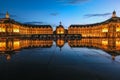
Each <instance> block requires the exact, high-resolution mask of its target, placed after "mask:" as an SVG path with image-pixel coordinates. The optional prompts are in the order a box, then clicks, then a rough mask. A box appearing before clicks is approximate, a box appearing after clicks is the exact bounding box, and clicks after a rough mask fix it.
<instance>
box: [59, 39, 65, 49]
mask: <svg viewBox="0 0 120 80" xmlns="http://www.w3.org/2000/svg"><path fill="white" fill-rule="evenodd" d="M64 43H65V41H64V40H61V39H58V40H57V46H60V47H61V46H63V45H64Z"/></svg>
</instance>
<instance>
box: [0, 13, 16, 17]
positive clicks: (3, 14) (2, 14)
mask: <svg viewBox="0 0 120 80" xmlns="http://www.w3.org/2000/svg"><path fill="white" fill-rule="evenodd" d="M5 15H6V13H0V17H5ZM10 17H17V15H11V14H10Z"/></svg>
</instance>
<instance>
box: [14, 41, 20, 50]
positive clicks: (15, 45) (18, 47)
mask: <svg viewBox="0 0 120 80" xmlns="http://www.w3.org/2000/svg"><path fill="white" fill-rule="evenodd" d="M13 46H14V49H20V41H14V44H13Z"/></svg>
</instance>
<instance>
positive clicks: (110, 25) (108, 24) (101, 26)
mask: <svg viewBox="0 0 120 80" xmlns="http://www.w3.org/2000/svg"><path fill="white" fill-rule="evenodd" d="M68 34H81V35H82V37H108V38H109V37H120V17H117V16H116V12H115V11H114V12H113V14H112V17H111V18H110V19H108V20H106V21H104V22H101V23H96V24H87V25H70V26H69V28H68Z"/></svg>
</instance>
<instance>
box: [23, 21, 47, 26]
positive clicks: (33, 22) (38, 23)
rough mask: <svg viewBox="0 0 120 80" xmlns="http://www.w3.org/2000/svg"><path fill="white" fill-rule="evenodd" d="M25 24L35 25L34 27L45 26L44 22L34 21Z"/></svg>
mask: <svg viewBox="0 0 120 80" xmlns="http://www.w3.org/2000/svg"><path fill="white" fill-rule="evenodd" d="M23 24H33V25H42V24H45V23H44V22H42V21H41V22H37V21H32V22H24V23H23Z"/></svg>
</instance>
